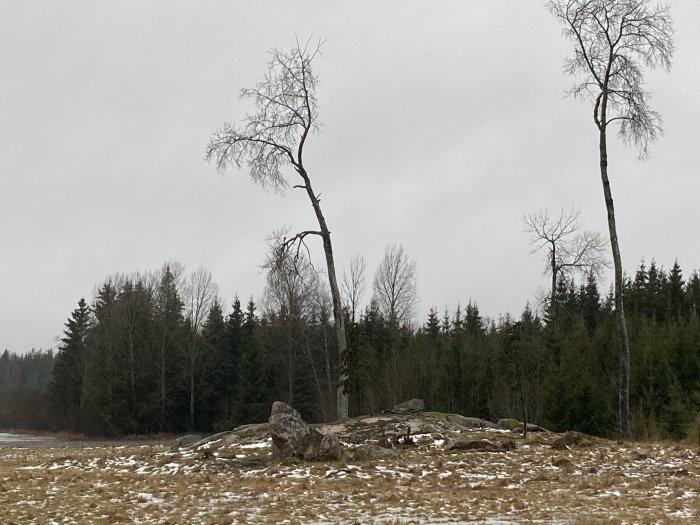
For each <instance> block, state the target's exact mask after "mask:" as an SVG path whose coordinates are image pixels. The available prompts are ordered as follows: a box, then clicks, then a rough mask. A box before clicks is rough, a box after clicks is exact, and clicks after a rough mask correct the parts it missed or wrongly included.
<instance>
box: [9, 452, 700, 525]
mask: <svg viewBox="0 0 700 525" xmlns="http://www.w3.org/2000/svg"><path fill="white" fill-rule="evenodd" d="M699 460H700V457H699V455H698V450H697V448H693V446H692V445H689V446H678V445H676V444H671V443H655V444H647V443H644V444H628V445H622V446H619V445H617V444H616V443H613V442H604V441H601V442H596V443H595V444H594V445H593V446H590V447H585V448H574V449H572V450H566V451H559V450H554V449H552V448H550V447H549V446H547V445H546V444H544V443H537V442H536V441H528V442H523V441H522V440H520V441H519V442H518V447H517V448H516V450H513V451H509V452H503V453H484V452H465V451H460V452H455V453H451V452H448V451H446V450H444V449H442V448H441V447H437V446H425V447H419V448H416V449H407V450H403V451H402V452H401V454H400V456H399V457H397V458H395V459H393V460H390V461H370V462H364V463H352V462H348V463H340V462H338V463H314V464H308V463H301V462H286V463H282V464H280V463H277V462H274V461H273V460H272V457H271V455H270V451H269V448H243V447H237V446H231V447H227V448H225V449H223V448H222V449H218V450H217V451H211V452H210V453H208V454H204V453H203V451H194V450H183V451H176V452H174V451H170V450H168V449H167V448H164V447H158V446H126V447H106V448H84V449H79V448H61V449H0V522H1V523H5V524H22V525H25V524H34V523H36V524H43V523H57V524H58V523H61V524H63V523H66V524H68V523H104V524H112V523H149V524H150V523H162V524H194V523H202V524H212V525H214V524H216V525H224V524H231V523H242V524H243V523H299V524H301V523H303V524H309V523H348V524H354V523H387V524H389V523H431V522H433V523H434V522H438V523H444V522H451V523H454V522H461V523H483V522H484V521H485V520H487V519H490V520H494V521H492V522H493V523H509V522H512V523H520V522H526V523H532V522H540V523H571V524H596V523H601V524H602V523H606V524H607V523H620V524H621V523H627V524H630V523H642V524H644V523H681V522H685V523H694V522H700V497H699V496H698V495H699V494H700V461H699ZM495 520H500V521H495Z"/></svg>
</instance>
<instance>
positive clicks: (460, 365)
mask: <svg viewBox="0 0 700 525" xmlns="http://www.w3.org/2000/svg"><path fill="white" fill-rule="evenodd" d="M298 270H299V268H297V269H292V268H290V267H282V268H276V267H275V268H271V269H269V270H268V278H267V282H268V285H267V287H266V289H265V292H264V294H263V297H262V299H261V300H260V302H259V303H255V302H254V301H253V300H248V301H243V302H242V301H241V300H239V299H235V300H234V301H233V303H232V304H230V305H223V304H221V303H220V302H219V299H218V297H217V294H216V285H215V283H214V282H213V280H212V278H211V275H210V273H209V272H208V271H207V270H205V269H198V270H196V271H194V272H192V273H190V274H187V273H186V271H185V270H184V269H183V268H182V267H181V266H180V265H178V264H177V263H174V264H166V265H164V266H163V267H162V268H161V269H159V270H158V271H155V272H152V273H147V274H136V275H132V276H124V275H117V276H112V277H110V278H108V279H106V280H105V281H104V282H103V283H101V284H100V285H99V286H97V288H96V293H95V296H94V297H93V298H92V299H91V300H89V301H86V300H85V299H80V300H79V301H78V302H77V304H76V307H75V310H73V312H72V313H70V315H69V316H68V317H67V320H66V323H65V332H64V337H63V338H62V340H61V343H60V345H59V347H58V348H57V349H56V350H55V351H53V352H51V351H49V352H42V351H38V352H37V351H32V352H30V353H28V354H25V355H19V356H18V355H15V354H10V353H8V352H7V351H5V352H4V353H3V354H2V356H1V357H0V391H1V393H2V395H1V396H0V403H2V406H0V426H2V427H5V428H12V427H21V428H35V429H53V430H59V429H61V430H69V431H74V432H82V433H86V434H92V435H106V436H117V435H125V434H148V433H157V432H184V431H193V430H194V431H199V432H212V431H215V430H225V429H229V428H233V427H235V426H237V425H240V424H244V423H250V422H261V421H265V420H266V419H267V417H268V416H269V407H270V405H271V403H272V402H273V401H275V400H283V401H285V402H287V403H289V404H291V405H293V406H295V407H297V408H298V410H299V411H300V413H301V414H302V415H303V416H304V417H305V418H308V420H310V421H328V420H331V419H333V416H334V406H333V403H334V400H335V388H336V378H337V369H338V362H337V357H336V356H337V352H336V348H335V339H334V337H333V336H332V334H333V327H332V314H331V306H330V297H329V294H328V293H327V291H326V289H325V287H324V286H323V284H322V279H320V278H319V276H318V274H317V273H316V272H315V271H313V270H312V267H311V266H310V265H309V264H306V265H305V266H304V268H303V271H298ZM375 280H376V279H375ZM580 281H581V282H577V281H575V280H574V278H573V277H570V276H569V277H567V276H562V277H560V278H559V280H558V282H557V285H556V290H555V294H554V303H553V304H549V299H548V300H547V301H545V302H544V304H545V307H544V308H540V309H536V308H534V307H533V306H530V305H525V306H524V308H523V311H522V312H521V313H520V314H519V315H517V316H510V315H504V316H502V317H500V318H498V319H490V318H484V317H483V316H482V315H481V314H480V312H479V307H478V302H477V301H476V300H472V301H469V302H466V303H463V304H456V305H452V306H451V307H449V308H445V309H444V310H443V309H441V308H440V309H438V308H437V307H435V308H430V310H429V311H428V312H426V313H425V315H424V319H423V321H422V322H420V323H415V322H414V323H411V322H405V321H402V320H401V319H400V318H397V316H396V313H395V312H393V311H392V310H391V306H390V304H389V303H386V302H383V301H381V300H380V296H378V295H377V294H376V292H375V294H374V295H373V296H372V300H370V301H369V304H368V306H366V307H364V309H362V310H361V311H355V310H353V309H352V306H351V304H350V303H349V302H348V301H345V308H344V315H345V327H346V332H347V341H348V352H347V374H348V380H347V384H346V390H347V392H348V393H349V400H350V401H349V411H350V415H351V416H353V415H359V414H368V413H370V414H371V413H375V414H376V413H380V412H381V410H382V409H385V408H387V407H391V406H393V405H394V404H396V403H397V402H400V401H402V400H405V399H409V398H412V397H420V398H423V399H425V401H426V404H427V406H428V407H429V408H430V409H431V410H434V411H443V412H454V413H461V414H467V415H472V416H476V417H481V418H486V419H491V420H493V419H498V418H505V417H514V418H518V419H520V420H527V421H532V422H535V423H538V424H540V425H542V426H544V427H546V428H550V429H552V430H558V431H563V430H569V429H575V430H578V431H581V432H586V433H590V434H594V435H600V436H614V435H615V434H616V424H617V419H616V389H617V385H616V377H617V361H616V352H615V348H616V346H615V345H616V339H615V337H616V334H615V319H614V315H613V298H612V295H611V293H607V292H606V291H605V290H601V289H600V287H599V284H598V282H597V280H596V278H595V276H594V275H593V274H592V273H589V274H588V275H587V276H585V277H584V278H583V279H580ZM624 290H625V301H626V305H627V317H628V324H629V337H630V343H631V345H630V346H631V348H632V355H631V363H632V368H631V369H632V377H631V397H630V405H631V413H632V429H633V433H634V436H636V437H639V438H649V437H651V438H658V437H667V438H674V439H679V438H684V437H686V436H688V435H690V434H697V433H698V431H699V428H700V352H699V350H700V317H699V314H700V312H699V310H698V309H699V305H700V275H699V274H698V273H697V272H693V273H692V274H690V275H684V274H683V271H682V269H681V267H680V265H679V263H678V262H675V263H674V264H673V266H672V267H671V268H670V270H667V269H665V268H664V267H663V266H661V265H659V264H657V263H656V262H654V261H653V260H652V261H651V262H644V261H642V262H641V263H640V265H639V267H638V269H637V271H636V273H635V274H634V275H633V276H629V277H627V278H626V279H625V288H624ZM345 297H346V299H347V298H349V297H350V295H348V294H345Z"/></svg>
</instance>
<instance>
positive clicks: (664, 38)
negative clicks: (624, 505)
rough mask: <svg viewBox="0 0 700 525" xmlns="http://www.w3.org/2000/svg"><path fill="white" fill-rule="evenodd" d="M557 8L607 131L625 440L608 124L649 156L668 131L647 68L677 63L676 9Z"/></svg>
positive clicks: (595, 3)
mask: <svg viewBox="0 0 700 525" xmlns="http://www.w3.org/2000/svg"><path fill="white" fill-rule="evenodd" d="M547 7H548V9H549V11H550V12H551V13H552V14H553V15H554V16H556V17H557V18H558V19H559V21H560V22H561V24H562V25H563V30H562V32H563V35H564V36H565V37H566V38H567V39H569V40H571V41H572V42H573V43H574V54H573V56H572V57H570V58H569V59H567V60H566V62H565V64H564V71H565V72H566V73H568V74H570V75H572V76H573V77H574V78H575V79H576V81H575V85H574V86H573V88H571V90H570V91H569V94H570V95H573V96H575V97H580V98H583V99H586V100H589V101H591V102H592V103H593V121H594V122H595V125H596V128H597V129H598V135H599V145H598V150H599V157H600V176H601V180H602V183H603V194H604V196H605V205H606V208H607V213H608V229H609V231H610V247H611V249H612V256H613V264H614V267H615V312H616V315H617V332H618V338H619V344H620V385H619V388H620V389H619V405H618V410H619V413H618V417H619V426H620V439H626V438H629V437H630V435H631V429H630V413H629V376H630V365H629V342H628V339H627V326H626V324H625V311H624V305H623V300H622V287H623V282H622V260H621V257H620V248H619V245H618V240H617V228H616V225H615V209H614V206H613V198H612V192H611V190H610V181H609V179H608V147H607V131H608V126H610V125H611V124H616V125H619V128H618V135H619V136H620V137H621V138H622V140H623V142H625V143H632V144H634V145H635V146H636V147H637V148H638V151H639V157H640V158H645V157H646V156H647V154H648V146H649V144H650V143H651V142H653V141H654V140H656V138H657V137H658V135H659V133H661V131H662V128H661V125H662V122H661V116H660V115H659V113H657V112H656V111H654V110H652V109H651V108H650V106H649V98H650V94H649V93H648V92H647V91H645V89H644V76H643V73H642V68H643V67H644V66H646V67H648V68H651V69H653V68H657V67H662V68H665V69H667V70H668V69H670V67H671V57H672V55H673V39H672V37H673V27H672V24H671V16H670V8H669V7H668V6H662V5H651V4H650V2H649V1H648V0H550V1H549V2H548V3H547Z"/></svg>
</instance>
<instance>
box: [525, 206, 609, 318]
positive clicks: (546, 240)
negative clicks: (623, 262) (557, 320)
mask: <svg viewBox="0 0 700 525" xmlns="http://www.w3.org/2000/svg"><path fill="white" fill-rule="evenodd" d="M580 216H581V211H580V210H578V209H576V208H573V207H572V208H571V209H569V210H565V209H564V208H562V209H561V212H560V213H559V217H558V218H555V217H552V216H550V215H549V212H548V211H547V210H542V211H540V212H538V213H533V214H532V215H527V216H525V217H523V222H524V223H525V231H526V232H527V233H530V234H531V235H530V246H531V247H532V253H537V252H539V251H541V250H544V249H545V248H546V250H547V254H546V256H545V261H546V267H545V273H547V274H549V275H550V276H551V278H552V289H551V292H550V298H549V304H550V308H554V303H555V292H556V286H557V279H558V278H559V276H560V275H568V274H570V273H571V272H579V273H581V274H588V273H590V272H592V273H593V274H595V275H600V272H601V271H602V270H603V268H607V267H608V266H609V263H608V261H606V260H605V249H606V247H607V242H606V241H605V239H603V238H602V237H601V235H600V233H598V232H590V231H583V232H580V233H576V232H577V231H578V230H579V228H580V227H579V224H578V218H579V217H580Z"/></svg>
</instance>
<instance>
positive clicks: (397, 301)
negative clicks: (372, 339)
mask: <svg viewBox="0 0 700 525" xmlns="http://www.w3.org/2000/svg"><path fill="white" fill-rule="evenodd" d="M372 288H373V289H374V297H373V299H374V301H376V303H377V306H378V307H379V311H380V312H381V313H382V315H384V317H386V318H387V320H388V321H389V323H391V324H393V325H399V324H402V323H406V322H408V321H410V320H411V318H412V317H413V311H414V309H415V306H416V302H417V301H418V295H417V285H416V262H415V261H414V260H413V259H411V258H410V257H409V256H408V254H407V253H406V252H405V251H404V249H403V245H402V244H390V245H389V246H387V247H386V250H385V251H384V259H382V262H381V263H380V264H379V268H377V273H375V274H374V281H373V283H372Z"/></svg>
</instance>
